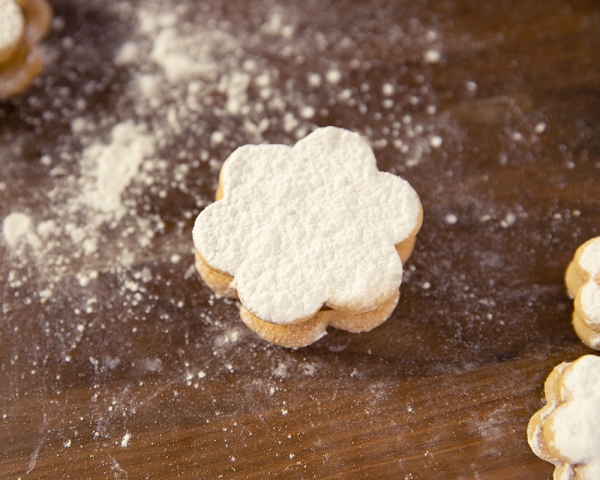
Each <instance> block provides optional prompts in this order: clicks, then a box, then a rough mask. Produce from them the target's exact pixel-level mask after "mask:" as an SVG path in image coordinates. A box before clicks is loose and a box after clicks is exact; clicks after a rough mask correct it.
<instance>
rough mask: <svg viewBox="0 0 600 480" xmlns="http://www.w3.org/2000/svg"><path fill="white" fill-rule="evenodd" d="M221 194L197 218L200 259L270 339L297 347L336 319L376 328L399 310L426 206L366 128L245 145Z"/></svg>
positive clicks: (207, 274)
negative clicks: (381, 158)
mask: <svg viewBox="0 0 600 480" xmlns="http://www.w3.org/2000/svg"><path fill="white" fill-rule="evenodd" d="M217 200H218V201H217V202H215V203H213V204H212V205H210V206H209V207H207V208H206V209H205V210H204V211H203V212H202V213H201V214H200V215H199V216H198V219H197V220H196V224H195V226H194V232H193V236H194V245H195V247H196V258H197V261H196V265H197V268H198V270H199V272H200V274H201V276H202V278H203V279H204V281H205V282H206V283H207V284H208V285H209V286H210V287H211V288H212V289H213V290H214V291H215V292H217V293H218V294H221V295H228V296H232V297H236V296H238V297H239V299H240V302H241V303H242V307H241V309H240V316H241V317H242V320H243V321H244V322H245V323H246V324H247V325H248V326H249V327H250V328H251V329H252V330H254V331H255V332H257V333H258V334H259V335H260V336H262V337H263V338H265V339H267V340H269V341H271V342H273V343H276V344H278V345H283V346H288V347H294V348H296V347H300V346H304V345H308V344H310V343H312V342H314V341H316V340H317V339H319V338H320V337H322V336H323V335H325V333H326V328H327V326H328V325H332V326H334V327H337V328H342V329H345V330H348V331H368V330H371V329H372V328H374V327H376V326H377V325H379V324H381V323H382V322H383V321H385V320H386V319H387V318H388V317H389V316H390V315H391V313H392V311H393V309H394V308H395V306H396V304H397V302H398V288H399V286H400V283H401V280H402V262H403V261H405V260H406V259H407V258H408V257H409V256H410V254H411V252H412V249H413V246H414V241H415V237H416V234H417V232H418V230H419V228H420V226H421V222H422V209H421V203H420V201H419V197H418V196H417V194H416V193H415V191H414V190H413V189H412V187H411V186H410V185H409V184H408V183H407V182H406V181H405V180H403V179H401V178H399V177H397V176H395V175H392V174H390V173H385V172H380V171H379V170H377V167H376V163H375V156H374V155H373V151H372V150H371V147H370V146H369V145H368V143H367V142H366V141H365V140H364V139H363V138H362V137H361V136H360V135H358V134H356V133H353V132H350V131H347V130H343V129H340V128H334V127H327V128H320V129H317V130H315V131H314V132H313V133H311V134H310V135H308V136H307V137H306V138H304V139H303V140H300V141H299V142H298V143H297V144H296V145H295V146H294V147H288V146H285V145H246V146H243V147H240V148H238V149H237V150H236V151H235V152H233V153H232V154H231V156H230V157H229V158H228V159H227V161H226V162H225V163H224V164H223V168H222V170H221V175H220V186H219V190H218V191H217Z"/></svg>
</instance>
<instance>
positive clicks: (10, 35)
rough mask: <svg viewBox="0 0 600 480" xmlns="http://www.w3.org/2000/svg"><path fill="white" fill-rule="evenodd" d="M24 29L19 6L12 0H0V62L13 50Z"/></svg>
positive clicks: (23, 20)
mask: <svg viewBox="0 0 600 480" xmlns="http://www.w3.org/2000/svg"><path fill="white" fill-rule="evenodd" d="M24 29H25V18H24V16H23V11H22V10H21V7H19V5H17V4H16V3H15V2H13V1H12V0H0V62H3V61H4V60H6V59H7V58H8V57H9V56H10V55H11V54H12V52H13V51H14V50H15V48H16V47H17V45H18V44H19V42H20V41H21V37H23V31H24Z"/></svg>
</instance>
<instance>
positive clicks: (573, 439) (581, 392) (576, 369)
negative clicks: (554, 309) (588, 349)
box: [546, 355, 600, 479]
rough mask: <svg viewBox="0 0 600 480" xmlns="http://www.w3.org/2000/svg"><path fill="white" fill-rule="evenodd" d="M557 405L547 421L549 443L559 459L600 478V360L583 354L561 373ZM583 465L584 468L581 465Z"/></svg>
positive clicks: (586, 473)
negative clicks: (561, 458)
mask: <svg viewBox="0 0 600 480" xmlns="http://www.w3.org/2000/svg"><path fill="white" fill-rule="evenodd" d="M559 397H560V398H559V405H558V407H557V408H556V409H555V410H554V411H553V412H552V413H551V414H550V416H549V417H548V418H547V421H546V422H547V428H548V429H549V432H551V443H550V442H549V446H550V447H551V448H553V449H554V450H555V451H556V452H557V453H558V454H559V455H560V457H563V458H564V460H566V461H567V462H568V463H569V464H572V465H575V464H577V465H579V467H578V470H580V469H581V470H583V471H584V472H585V476H583V477H581V478H586V479H587V478H590V479H591V478H600V357H596V356H594V355H586V356H584V357H581V358H580V359H578V360H577V361H575V362H573V363H571V364H570V365H569V366H568V367H567V368H566V369H565V371H564V373H563V375H562V377H561V382H560V390H559ZM582 464H583V465H582Z"/></svg>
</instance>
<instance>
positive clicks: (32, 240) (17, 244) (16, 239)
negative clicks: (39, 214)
mask: <svg viewBox="0 0 600 480" xmlns="http://www.w3.org/2000/svg"><path fill="white" fill-rule="evenodd" d="M2 235H3V236H4V240H5V242H6V243H7V245H8V246H9V247H10V248H11V249H13V250H17V249H19V248H21V247H23V246H25V245H30V246H32V247H33V248H39V247H40V239H39V238H38V237H37V235H36V234H35V232H34V230H33V221H32V220H31V217H30V216H29V215H26V214H24V213H19V212H14V213H11V214H10V215H9V216H8V217H6V218H5V219H4V221H3V222H2Z"/></svg>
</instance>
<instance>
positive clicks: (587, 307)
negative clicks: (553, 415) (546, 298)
mask: <svg viewBox="0 0 600 480" xmlns="http://www.w3.org/2000/svg"><path fill="white" fill-rule="evenodd" d="M565 283H566V284H567V290H568V292H569V295H571V297H573V298H575V311H574V312H573V327H575V332H577V335H579V338H581V340H582V341H583V343H585V344H586V345H587V346H588V347H591V348H595V349H596V350H600V237H596V238H592V239H591V240H589V241H587V242H586V243H584V244H583V245H582V246H581V247H579V248H578V249H577V252H576V253H575V258H574V259H573V261H572V262H571V264H570V265H569V267H568V268H567V272H566V274H565ZM599 478H600V477H599Z"/></svg>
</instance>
